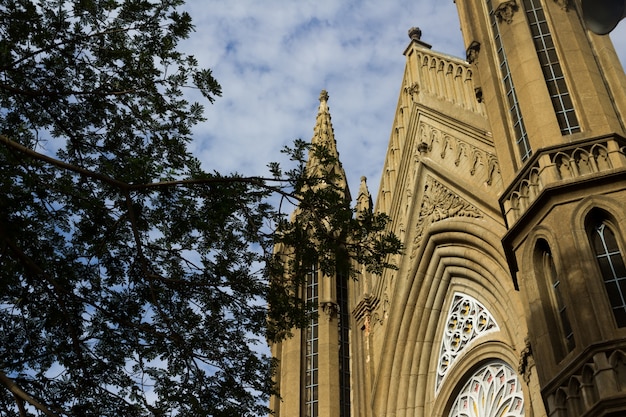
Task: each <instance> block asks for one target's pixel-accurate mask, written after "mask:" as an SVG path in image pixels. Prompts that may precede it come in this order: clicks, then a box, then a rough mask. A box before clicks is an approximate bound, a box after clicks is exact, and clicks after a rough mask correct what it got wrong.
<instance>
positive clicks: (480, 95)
mask: <svg viewBox="0 0 626 417" xmlns="http://www.w3.org/2000/svg"><path fill="white" fill-rule="evenodd" d="M474 94H476V101H477V102H479V103H482V102H483V89H482V87H476V88H474Z"/></svg>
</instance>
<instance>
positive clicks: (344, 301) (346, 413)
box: [337, 268, 350, 417]
mask: <svg viewBox="0 0 626 417" xmlns="http://www.w3.org/2000/svg"><path fill="white" fill-rule="evenodd" d="M337 302H338V304H339V323H338V326H339V389H340V390H341V391H340V393H339V407H340V416H341V417H350V322H349V320H350V313H349V310H348V279H347V274H346V273H344V272H343V270H341V269H339V268H338V272H337Z"/></svg>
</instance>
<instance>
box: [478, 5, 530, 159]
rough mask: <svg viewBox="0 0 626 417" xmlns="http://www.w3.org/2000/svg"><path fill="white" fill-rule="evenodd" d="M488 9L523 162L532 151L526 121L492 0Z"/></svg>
mask: <svg viewBox="0 0 626 417" xmlns="http://www.w3.org/2000/svg"><path fill="white" fill-rule="evenodd" d="M487 9H488V10H489V21H490V24H491V30H492V32H493V39H494V44H495V49H496V52H497V55H498V65H499V67H500V75H501V77H502V83H503V85H504V93H505V95H506V100H507V101H506V102H507V104H508V107H509V114H510V116H511V122H512V123H513V131H514V132H515V141H516V143H517V147H518V150H519V154H520V158H521V160H522V162H523V161H526V160H527V159H528V158H530V155H531V154H532V150H531V148H530V142H529V141H528V134H527V132H526V126H524V120H523V119H522V112H521V111H520V107H519V102H518V100H517V93H516V92H515V86H514V85H513V79H512V78H511V70H510V69H509V62H508V60H507V57H506V52H505V50H504V45H503V44H502V37H501V36H500V28H499V27H498V19H497V18H496V15H495V11H494V9H493V2H492V0H487Z"/></svg>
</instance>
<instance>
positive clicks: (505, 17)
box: [494, 0, 519, 24]
mask: <svg viewBox="0 0 626 417" xmlns="http://www.w3.org/2000/svg"><path fill="white" fill-rule="evenodd" d="M518 9H519V7H518V5H517V3H516V2H515V0H509V1H505V2H502V3H501V4H500V5H499V6H498V8H497V9H496V10H495V12H494V14H495V15H496V17H497V18H498V22H499V23H502V22H503V21H504V22H506V23H507V24H511V22H513V15H514V14H515V12H516V11H517V10H518Z"/></svg>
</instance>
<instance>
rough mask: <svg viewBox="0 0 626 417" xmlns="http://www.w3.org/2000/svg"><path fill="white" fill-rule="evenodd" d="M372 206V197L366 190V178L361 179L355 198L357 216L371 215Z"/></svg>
mask: <svg viewBox="0 0 626 417" xmlns="http://www.w3.org/2000/svg"><path fill="white" fill-rule="evenodd" d="M372 205H373V204H372V195H371V194H370V191H369V189H368V188H367V178H366V177H361V185H359V195H358V196H357V198H356V213H357V216H360V215H361V214H365V213H371V211H372Z"/></svg>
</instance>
